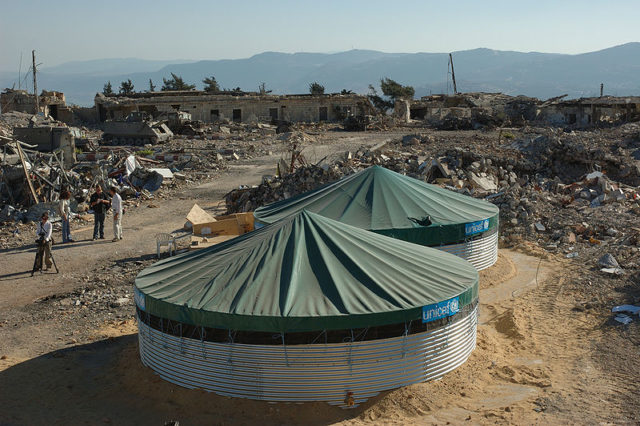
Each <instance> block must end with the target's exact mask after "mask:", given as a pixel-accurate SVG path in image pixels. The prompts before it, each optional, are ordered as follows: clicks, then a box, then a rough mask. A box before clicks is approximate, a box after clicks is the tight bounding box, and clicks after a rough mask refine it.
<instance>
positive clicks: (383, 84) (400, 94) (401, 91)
mask: <svg viewBox="0 0 640 426" xmlns="http://www.w3.org/2000/svg"><path fill="white" fill-rule="evenodd" d="M380 89H381V90H382V93H383V94H384V95H385V96H387V97H388V98H390V99H391V102H393V103H394V104H395V102H396V99H400V98H403V99H413V95H414V94H415V93H416V91H415V90H414V89H413V87H411V86H403V85H402V84H400V83H398V82H396V81H394V80H391V79H390V78H388V77H385V78H383V79H381V80H380Z"/></svg>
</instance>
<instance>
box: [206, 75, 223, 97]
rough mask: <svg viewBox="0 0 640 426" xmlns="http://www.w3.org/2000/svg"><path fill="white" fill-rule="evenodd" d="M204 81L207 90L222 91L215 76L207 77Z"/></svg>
mask: <svg viewBox="0 0 640 426" xmlns="http://www.w3.org/2000/svg"><path fill="white" fill-rule="evenodd" d="M202 82H203V83H204V91H205V92H210V93H218V92H219V91H220V85H219V84H218V82H217V81H216V78H215V77H214V76H211V77H207V78H205V79H204V80H202Z"/></svg>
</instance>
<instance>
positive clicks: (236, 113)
mask: <svg viewBox="0 0 640 426" xmlns="http://www.w3.org/2000/svg"><path fill="white" fill-rule="evenodd" d="M233 121H242V110H241V109H234V110H233Z"/></svg>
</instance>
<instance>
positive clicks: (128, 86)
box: [120, 80, 135, 95]
mask: <svg viewBox="0 0 640 426" xmlns="http://www.w3.org/2000/svg"><path fill="white" fill-rule="evenodd" d="M134 93H135V91H134V90H133V83H132V82H131V80H127V81H123V82H122V83H120V94H121V95H132V94H134Z"/></svg>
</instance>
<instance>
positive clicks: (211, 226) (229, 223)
mask: <svg viewBox="0 0 640 426" xmlns="http://www.w3.org/2000/svg"><path fill="white" fill-rule="evenodd" d="M203 233H204V235H240V234H244V229H243V228H242V227H241V226H240V224H239V223H238V220H237V219H226V220H218V221H215V222H208V223H194V224H193V235H203Z"/></svg>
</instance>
